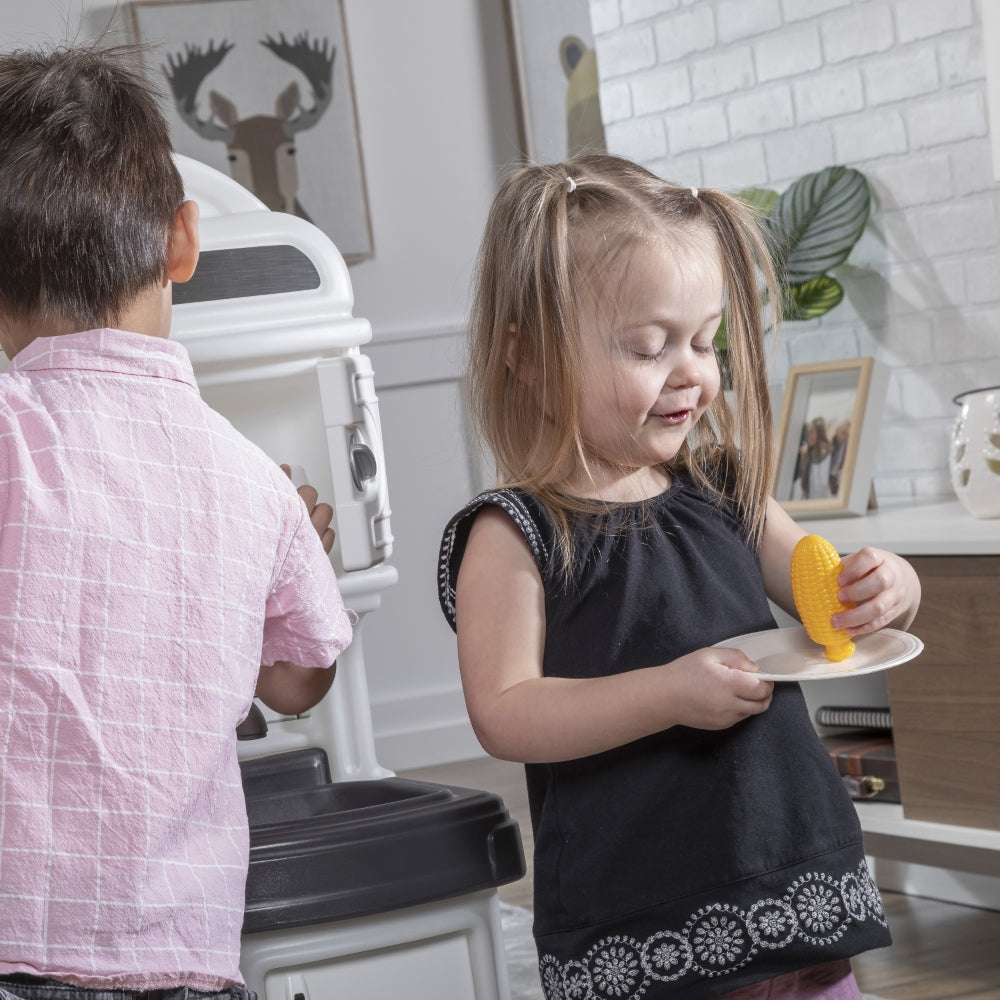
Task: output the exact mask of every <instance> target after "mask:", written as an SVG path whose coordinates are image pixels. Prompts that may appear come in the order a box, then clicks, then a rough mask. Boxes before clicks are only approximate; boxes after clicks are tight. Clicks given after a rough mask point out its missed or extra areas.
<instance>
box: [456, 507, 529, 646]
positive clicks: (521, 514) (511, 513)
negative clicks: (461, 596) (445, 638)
mask: <svg viewBox="0 0 1000 1000" xmlns="http://www.w3.org/2000/svg"><path fill="white" fill-rule="evenodd" d="M487 504H492V505H493V506H496V507H499V508H500V509H501V510H503V511H504V512H505V513H506V514H507V515H508V517H510V519H511V520H512V521H513V522H514V524H516V525H517V527H518V530H519V531H520V532H521V534H522V535H524V540H525V541H526V542H527V543H528V547H529V548H530V549H531V555H532V558H534V560H535V565H536V566H538V570H539V572H540V573H542V574H543V575H544V573H545V572H546V569H547V567H548V562H549V549H548V546H547V545H546V544H545V539H544V538H543V537H542V533H541V532H540V531H539V528H538V522H537V521H536V519H535V517H534V515H533V514H532V512H531V511H530V510H529V508H528V506H527V504H526V503H525V502H524V500H523V499H522V497H521V496H520V495H519V494H518V493H517V492H515V491H514V490H509V489H499V490H489V491H488V492H486V493H480V494H479V496H477V497H476V498H475V499H473V500H471V501H470V502H469V503H467V504H466V505H465V506H464V507H463V508H462V509H461V510H460V511H459V512H458V513H457V514H456V515H455V516H454V517H453V518H452V519H451V521H450V522H449V523H448V526H447V528H445V532H444V538H443V539H442V540H441V553H440V557H439V560H438V593H439V597H440V600H441V608H442V610H443V611H444V613H445V616H446V617H447V619H448V621H449V623H450V624H451V627H452V628H454V627H455V581H456V579H457V577H458V566H453V565H452V562H453V559H454V556H455V549H456V546H457V544H458V540H459V538H460V537H462V538H464V534H463V533H461V532H460V530H459V529H460V528H461V526H462V525H463V524H464V523H465V522H466V521H467V519H468V518H469V517H470V516H471V515H473V514H475V513H476V512H477V511H478V510H480V509H481V508H482V507H485V506H486V505H487Z"/></svg>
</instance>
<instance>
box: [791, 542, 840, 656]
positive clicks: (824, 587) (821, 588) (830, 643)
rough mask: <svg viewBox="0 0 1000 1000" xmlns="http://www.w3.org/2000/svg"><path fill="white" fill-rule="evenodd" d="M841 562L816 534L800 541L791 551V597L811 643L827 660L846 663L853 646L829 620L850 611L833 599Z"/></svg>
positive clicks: (834, 551) (826, 543)
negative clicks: (822, 649)
mask: <svg viewBox="0 0 1000 1000" xmlns="http://www.w3.org/2000/svg"><path fill="white" fill-rule="evenodd" d="M840 569H841V562H840V556H839V555H837V550H836V549H835V548H834V547H833V546H832V545H831V544H830V543H829V542H828V541H827V540H826V539H825V538H823V537H821V536H820V535H806V536H805V538H800V539H799V541H798V543H797V544H796V546H795V549H794V551H793V552H792V595H793V596H794V598H795V607H796V609H797V610H798V612H799V617H800V618H801V619H802V624H803V625H805V627H806V632H808V633H809V638H810V639H812V641H813V642H818V643H819V644H820V645H821V646H823V647H824V649H825V652H826V658H827V659H828V660H833V661H835V662H836V661H839V660H846V659H847V658H848V657H849V656H853V655H854V643H853V642H851V637H850V636H849V635H848V634H847V632H845V631H844V630H843V629H842V628H834V627H833V626H832V625H831V624H830V619H831V618H832V617H833V616H834V615H835V614H837V612H838V611H846V610H847V609H848V608H853V607H854V605H853V604H845V603H844V602H843V601H841V600H840V599H839V598H838V597H837V591H838V590H839V589H840V588H839V587H838V586H837V577H838V576H839V575H840Z"/></svg>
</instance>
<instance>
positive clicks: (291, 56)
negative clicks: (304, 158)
mask: <svg viewBox="0 0 1000 1000" xmlns="http://www.w3.org/2000/svg"><path fill="white" fill-rule="evenodd" d="M260 44H261V45H263V46H264V47H265V48H267V49H270V50H271V52H273V53H274V54H275V55H276V56H277V57H278V58H279V59H281V60H283V61H284V62H286V63H290V64H291V65H292V66H294V67H295V68H296V69H299V70H301V71H302V73H303V75H304V76H305V78H306V79H307V80H308V81H309V86H310V87H312V91H313V101H314V104H313V106H312V108H310V109H309V110H308V111H307V110H306V109H305V108H303V109H302V110H301V112H300V113H299V114H298V115H296V116H295V117H294V118H291V119H289V120H288V121H286V122H285V133H286V134H287V135H294V134H295V133H296V132H302V131H304V130H305V129H307V128H312V127H313V125H315V124H316V122H317V121H318V120H319V117H320V115H322V114H323V112H324V111H325V110H326V108H327V105H328V104H329V103H330V98H331V97H332V96H333V60H334V57H335V56H336V55H337V50H336V49H332V50H330V51H329V52H328V51H327V40H326V39H325V38H324V39H323V40H322V41H320V40H319V39H316V40H315V41H314V42H313V43H311V44H310V42H309V32H308V31H305V32H302V33H301V34H298V35H296V36H295V38H294V39H293V40H292V41H291V42H288V41H286V40H285V34H284V32H282V33H281V34H280V35H279V36H278V40H277V41H275V40H274V39H273V38H272V37H271V36H270V35H268V36H267V38H265V39H264V41H262V42H261V43H260ZM296 97H297V93H296Z"/></svg>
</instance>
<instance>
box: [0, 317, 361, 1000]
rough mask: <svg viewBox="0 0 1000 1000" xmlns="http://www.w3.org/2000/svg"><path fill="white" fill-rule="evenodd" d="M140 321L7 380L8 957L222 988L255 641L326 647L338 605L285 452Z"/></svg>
mask: <svg viewBox="0 0 1000 1000" xmlns="http://www.w3.org/2000/svg"><path fill="white" fill-rule="evenodd" d="M150 339H151V338H138V335H129V334H125V335H123V334H116V333H113V332H112V333H109V332H107V331H102V332H100V333H99V334H98V333H93V332H92V333H91V334H87V335H74V336H73V337H71V338H55V340H56V341H57V342H59V343H56V344H53V345H45V347H47V348H51V349H49V350H48V351H47V352H45V351H43V350H42V349H38V350H36V351H34V352H32V351H31V349H30V348H29V349H27V350H26V351H25V352H22V355H19V356H18V358H17V359H15V364H13V365H12V366H11V370H10V372H9V374H8V376H6V377H3V378H4V383H3V387H2V390H0V502H2V505H3V508H2V515H3V516H2V521H0V525H2V527H0V759H2V760H4V766H3V773H2V775H0V969H2V968H3V967H4V963H8V964H9V963H28V964H29V965H31V966H32V967H34V968H38V969H42V970H44V971H46V972H47V973H49V974H53V973H62V974H64V975H68V976H72V977H76V978H78V979H82V980H87V978H88V977H93V978H94V979H105V978H107V977H109V976H110V977H111V978H113V979H115V980H116V981H118V982H119V983H121V984H123V985H132V986H134V987H136V988H142V987H143V986H150V985H163V984H164V974H165V973H169V974H170V975H171V976H174V975H176V974H177V972H178V970H183V971H184V972H186V973H187V974H188V978H187V980H186V981H187V982H188V983H189V985H192V986H193V987H195V988H202V989H213V988H217V986H219V985H222V984H223V982H225V981H232V980H233V979H237V980H238V975H239V974H238V970H237V969H236V961H237V959H238V944H239V931H240V925H241V923H242V901H243V900H242V896H243V876H244V875H245V866H246V851H247V844H246V831H245V813H244V812H243V802H242V791H241V789H240V786H239V775H238V768H237V766H236V760H235V748H234V739H233V729H234V727H235V725H236V723H237V722H238V721H239V720H240V719H241V718H242V716H243V714H244V713H245V711H246V708H247V706H248V704H249V701H250V697H251V696H252V691H253V686H254V681H255V678H256V672H257V667H258V664H259V663H260V656H261V646H262V637H264V636H265V635H266V636H267V639H266V645H267V646H268V647H269V648H271V649H273V650H277V652H278V655H279V656H280V658H283V659H294V660H298V661H299V662H302V663H304V664H306V665H312V666H325V665H328V664H329V663H330V662H332V660H333V659H334V658H335V657H336V655H337V653H338V652H339V649H340V648H342V646H343V645H344V644H346V643H345V642H344V641H343V637H342V635H341V633H342V632H343V629H342V626H341V624H340V623H339V617H340V616H342V614H343V611H342V606H340V605H339V597H338V596H337V595H336V586H335V582H334V581H333V578H332V571H331V570H330V567H329V563H328V561H327V560H326V559H325V557H324V556H323V555H322V550H321V549H320V548H319V546H318V541H317V539H316V538H315V533H314V532H313V531H312V528H311V525H309V523H308V519H305V518H303V508H302V505H301V503H299V502H298V501H297V498H296V497H295V495H294V491H292V490H291V488H290V486H289V485H288V484H287V483H286V482H285V480H284V477H283V475H282V473H281V472H280V470H278V469H277V468H276V466H274V465H273V463H271V462H270V461H269V460H268V459H266V457H265V456H263V455H262V454H261V453H260V452H259V451H258V450H257V449H256V448H255V447H254V446H252V445H250V444H249V443H248V442H246V441H245V440H244V439H242V438H241V437H240V436H239V435H238V434H236V433H235V432H234V431H233V430H232V428H231V427H230V426H229V425H228V424H227V423H226V422H225V421H224V420H223V419H222V418H221V417H219V416H218V415H217V414H215V413H213V412H212V411H211V410H209V409H208V408H207V407H206V406H205V405H204V404H203V403H202V401H201V400H200V397H199V396H198V394H197V392H196V390H195V389H194V388H193V378H192V376H191V374H190V366H189V364H188V362H187V359H186V355H185V354H184V352H183V349H182V348H179V347H178V345H174V344H169V343H166V344H160V343H154V344H152V345H149V344H147V343H146V341H148V340H150ZM71 341H72V342H74V343H73V344H72V346H71V345H70V342H71ZM36 344H38V342H36ZM32 346H35V345H32ZM70 346H71V349H70ZM95 350H96V352H97V353H96V354H95V353H94V352H95ZM23 355H27V356H28V357H27V364H28V365H29V366H30V367H31V368H33V369H35V370H28V371H25V370H23V369H22V367H21V366H20V365H19V364H18V362H21V363H22V364H23V363H24V362H23V361H22V356H23ZM137 356H138V357H139V358H140V359H141V360H138V361H137V360H136V358H137ZM52 362H55V363H56V364H57V366H58V368H59V370H51V369H48V370H46V368H45V366H46V364H47V363H48V364H51V363H52ZM148 366H152V369H153V374H152V377H148V376H147V377H141V376H138V375H137V372H140V371H142V369H143V367H148ZM74 369H75V370H74ZM303 604H304V605H305V607H304V608H303V607H302V605H303ZM290 608H292V609H294V610H295V612H296V613H295V614H286V613H285V612H286V611H287V610H288V609H290ZM268 623H269V624H268ZM335 635H336V636H339V638H335ZM40 768H44V780H41V781H40V780H39V778H40V776H41V775H42V771H41V770H40ZM5 914H6V916H5ZM164 919H166V922H167V923H168V924H169V928H167V929H166V930H165V929H164V927H163V926H162V921H163V920H164Z"/></svg>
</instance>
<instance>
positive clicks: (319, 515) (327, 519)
mask: <svg viewBox="0 0 1000 1000" xmlns="http://www.w3.org/2000/svg"><path fill="white" fill-rule="evenodd" d="M281 469H282V471H283V472H284V473H285V475H286V476H288V478H289V479H291V478H292V470H291V467H290V466H288V465H284V464H282V466H281ZM299 496H300V497H302V502H303V503H304V504H305V505H306V510H307V511H309V520H310V521H312V525H313V527H314V528H315V529H316V534H317V535H319V540H320V542H321V543H322V545H323V549H324V551H325V552H326V554H327V555H329V554H330V550H331V549H332V548H333V539H334V537H335V534H334V531H333V528H331V527H330V525H331V524H332V523H333V508H332V507H331V506H330V505H329V504H328V503H318V502H317V501H318V500H319V494H318V493H317V492H316V487H315V486H310V485H309V484H308V483H303V484H302V485H301V486H300V487H299Z"/></svg>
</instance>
